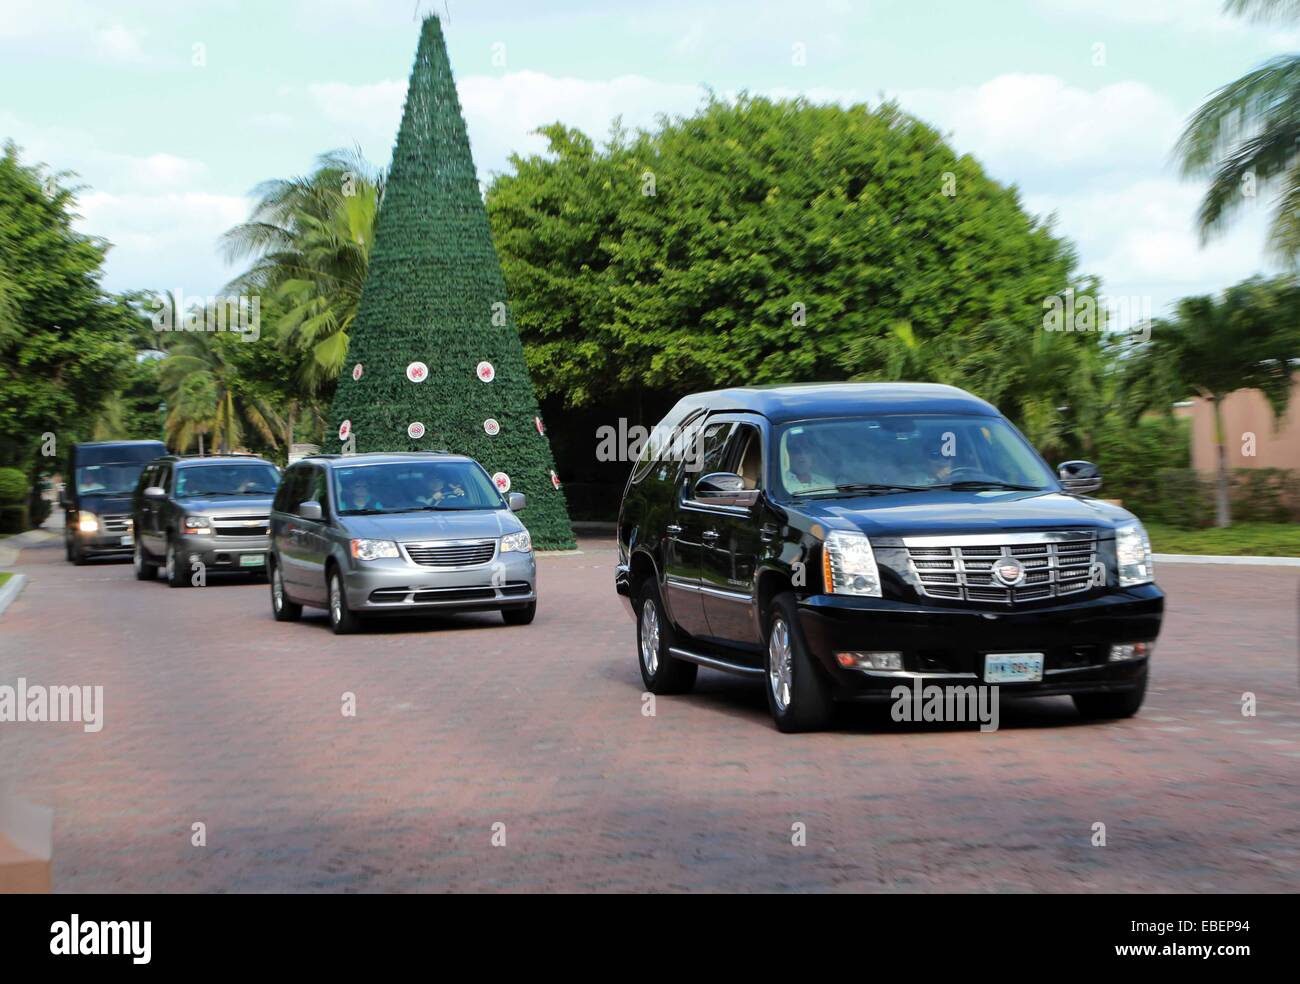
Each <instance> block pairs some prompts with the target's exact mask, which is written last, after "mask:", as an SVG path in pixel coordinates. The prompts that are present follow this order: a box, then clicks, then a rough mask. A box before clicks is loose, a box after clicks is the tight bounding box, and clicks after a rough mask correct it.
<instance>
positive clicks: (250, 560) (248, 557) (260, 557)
mask: <svg viewBox="0 0 1300 984" xmlns="http://www.w3.org/2000/svg"><path fill="white" fill-rule="evenodd" d="M264 563H266V554H241V555H240V557H239V566H240V567H261V566H262V565H263V564H264Z"/></svg>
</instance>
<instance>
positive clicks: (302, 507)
mask: <svg viewBox="0 0 1300 984" xmlns="http://www.w3.org/2000/svg"><path fill="white" fill-rule="evenodd" d="M298 515H299V516H301V517H302V518H303V519H311V520H315V521H316V522H320V518H321V515H322V513H321V509H320V503H319V502H316V501H314V500H312V499H308V500H307V501H306V502H300V503H298Z"/></svg>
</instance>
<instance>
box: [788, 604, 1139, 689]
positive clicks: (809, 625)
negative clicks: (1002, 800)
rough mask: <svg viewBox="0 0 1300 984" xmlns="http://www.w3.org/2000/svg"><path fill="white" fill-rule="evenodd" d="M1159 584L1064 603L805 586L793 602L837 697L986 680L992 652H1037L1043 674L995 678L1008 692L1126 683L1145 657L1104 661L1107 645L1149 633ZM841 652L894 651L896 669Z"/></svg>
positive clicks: (1135, 679) (1134, 680)
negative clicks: (957, 599)
mask: <svg viewBox="0 0 1300 984" xmlns="http://www.w3.org/2000/svg"><path fill="white" fill-rule="evenodd" d="M1163 612H1164V594H1163V593H1162V592H1161V591H1160V589H1159V588H1157V587H1156V586H1155V585H1154V584H1146V585H1140V586H1138V587H1133V588H1124V589H1119V590H1114V591H1109V592H1107V593H1105V594H1100V595H1096V596H1094V597H1091V598H1087V599H1083V600H1080V601H1074V602H1070V603H1068V604H1059V605H1051V606H1045V607H1028V606H1026V607H1023V608H1018V609H1014V610H1011V609H1008V610H1002V611H991V610H988V609H987V608H981V609H978V610H976V609H968V608H955V607H954V608H943V607H939V606H921V605H917V604H914V603H908V602H900V601H890V600H886V599H880V598H856V597H844V596H837V595H811V596H808V597H805V598H803V599H801V600H800V602H799V614H800V625H801V627H802V629H803V634H804V639H805V640H806V641H807V643H808V646H809V648H810V650H811V651H812V653H813V654H814V656H815V657H816V658H817V660H818V661H819V662H820V663H821V665H822V666H823V667H824V668H825V670H826V673H827V675H828V676H829V677H830V679H831V680H832V682H833V684H834V688H835V691H836V696H837V697H839V698H841V699H857V700H871V699H888V698H889V697H890V693H891V691H892V690H893V688H895V687H896V686H898V685H899V684H900V683H902V684H906V685H911V683H912V681H913V680H921V681H923V682H924V683H927V684H929V683H934V684H938V685H940V686H943V685H946V684H979V683H983V682H984V657H985V655H986V654H989V653H1025V652H1032V653H1042V654H1043V656H1044V660H1043V678H1042V680H1041V681H1038V682H1033V683H1004V684H999V686H1000V687H1002V688H1003V692H1004V693H1006V694H1025V695H1031V694H1032V695H1039V696H1048V695H1051V694H1076V693H1088V692H1108V691H1122V690H1129V689H1132V688H1133V687H1137V686H1139V685H1141V683H1142V681H1143V679H1144V678H1145V675H1146V671H1147V663H1148V660H1147V659H1146V658H1140V659H1128V660H1122V661H1111V660H1110V659H1109V655H1110V648H1111V646H1112V645H1116V644H1122V643H1134V642H1147V643H1150V642H1154V641H1155V639H1156V637H1157V636H1158V635H1159V633H1160V623H1161V619H1162V617H1163ZM842 652H899V653H902V664H903V669H902V670H859V669H845V668H844V667H842V666H840V664H839V662H838V661H837V660H836V654H837V653H842Z"/></svg>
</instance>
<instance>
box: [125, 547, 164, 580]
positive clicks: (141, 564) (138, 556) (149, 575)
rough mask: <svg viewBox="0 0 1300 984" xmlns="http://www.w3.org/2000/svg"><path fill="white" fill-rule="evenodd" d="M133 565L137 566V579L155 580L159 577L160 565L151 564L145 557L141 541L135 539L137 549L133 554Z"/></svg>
mask: <svg viewBox="0 0 1300 984" xmlns="http://www.w3.org/2000/svg"><path fill="white" fill-rule="evenodd" d="M131 566H132V567H134V568H135V579H136V580H137V581H153V580H156V579H157V577H158V565H157V564H151V563H149V561H148V560H147V559H146V558H145V555H144V547H142V546H140V541H139V540H136V541H135V551H134V552H133V553H132V554H131Z"/></svg>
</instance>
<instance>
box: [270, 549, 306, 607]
mask: <svg viewBox="0 0 1300 984" xmlns="http://www.w3.org/2000/svg"><path fill="white" fill-rule="evenodd" d="M268 564H269V565H270V568H271V613H272V614H273V615H274V616H275V620H276V621H277V622H296V621H298V619H300V618H302V605H298V604H295V603H294V602H292V601H290V600H289V596H288V595H287V594H285V592H284V575H283V574H281V573H280V565H279V564H277V563H276V562H275V561H273V560H271V561H268Z"/></svg>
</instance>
